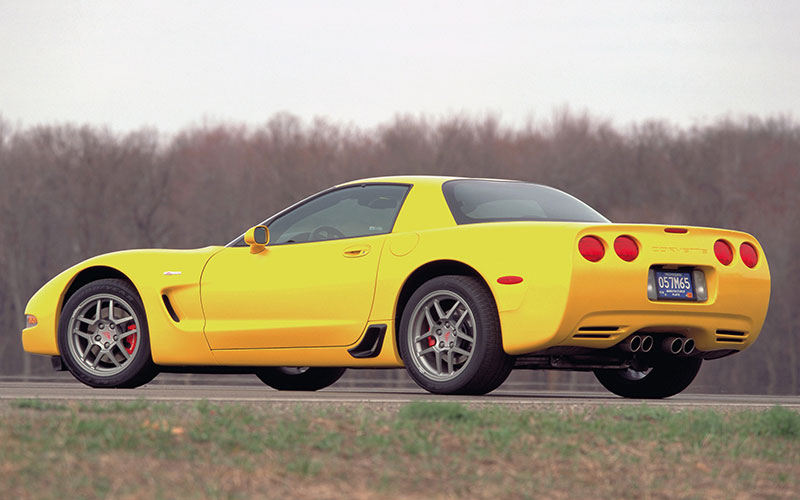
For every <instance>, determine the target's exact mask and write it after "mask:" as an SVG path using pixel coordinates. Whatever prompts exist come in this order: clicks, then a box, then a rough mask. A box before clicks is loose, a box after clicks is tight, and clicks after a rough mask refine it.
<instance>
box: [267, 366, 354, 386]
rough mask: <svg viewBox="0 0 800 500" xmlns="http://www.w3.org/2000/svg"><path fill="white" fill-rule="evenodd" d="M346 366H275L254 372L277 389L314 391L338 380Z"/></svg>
mask: <svg viewBox="0 0 800 500" xmlns="http://www.w3.org/2000/svg"><path fill="white" fill-rule="evenodd" d="M346 370H347V369H346V368H328V367H307V366H298V367H293V366H275V367H269V368H263V369H261V370H259V371H257V372H256V376H257V377H258V378H259V379H261V381H262V382H264V383H265V384H267V385H268V386H270V387H272V388H273V389H277V390H279V391H316V390H319V389H324V388H325V387H328V386H329V385H332V384H333V383H334V382H336V381H337V380H339V379H340V378H341V377H342V375H344V372H345V371H346Z"/></svg>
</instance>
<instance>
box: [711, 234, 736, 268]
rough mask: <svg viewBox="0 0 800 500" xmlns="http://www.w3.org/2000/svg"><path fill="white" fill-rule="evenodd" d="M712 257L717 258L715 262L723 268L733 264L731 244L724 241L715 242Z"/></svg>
mask: <svg viewBox="0 0 800 500" xmlns="http://www.w3.org/2000/svg"><path fill="white" fill-rule="evenodd" d="M714 255H716V256H717V260H718V261H720V262H721V263H722V265H724V266H727V265H728V264H730V263H731V262H733V248H732V247H731V244H730V243H728V242H727V241H725V240H717V242H716V243H714Z"/></svg>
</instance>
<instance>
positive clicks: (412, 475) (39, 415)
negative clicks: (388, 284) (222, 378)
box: [0, 400, 800, 499]
mask: <svg viewBox="0 0 800 500" xmlns="http://www.w3.org/2000/svg"><path fill="white" fill-rule="evenodd" d="M0 415H2V422H3V423H2V427H0V491H3V492H4V496H6V495H8V498H63V497H64V496H68V497H81V498H107V497H113V498H131V499H139V498H142V499H144V498H147V499H150V498H165V499H166V498H170V499H171V498H285V497H287V496H293V497H298V496H299V497H302V498H331V499H338V498H386V497H391V498H421V497H426V498H443V499H448V498H487V499H488V498H491V499H496V498H500V497H502V498H541V497H543V496H547V497H551V498H596V497H598V496H602V497H611V496H616V497H622V498H798V497H800V479H798V478H800V414H798V413H797V412H794V411H791V410H788V409H785V408H780V407H776V408H772V409H770V410H766V411H728V412H720V411H711V410H680V411H671V410H668V409H664V408H654V407H650V406H646V405H642V406H641V407H634V408H631V407H622V408H606V407H603V408H574V407H565V408H560V409H547V410H529V409H509V408H507V407H497V406H492V407H485V408H468V407H465V406H462V405H460V404H455V403H412V404H408V405H392V404H386V405H380V406H373V405H361V404H348V405H339V406H327V405H326V406H321V405H317V404H293V405H289V404H273V403H269V404H210V403H207V402H200V403H197V404H190V403H148V402H144V401H137V402H132V403H96V404H90V405H81V404H75V403H68V404H62V403H53V402H46V401H37V400H25V401H15V402H12V403H10V404H9V403H4V404H2V405H0Z"/></svg>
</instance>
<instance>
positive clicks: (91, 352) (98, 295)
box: [58, 279, 158, 387]
mask: <svg viewBox="0 0 800 500" xmlns="http://www.w3.org/2000/svg"><path fill="white" fill-rule="evenodd" d="M58 349H59V352H60V353H61V359H62V360H63V362H64V364H65V365H66V367H67V369H68V370H69V371H70V373H72V375H73V376H74V377H75V378H76V379H78V380H79V381H81V382H83V383H84V384H86V385H89V386H92V387H137V386H140V385H142V384H145V383H147V382H149V381H150V380H152V379H153V377H155V376H156V374H157V373H158V372H157V371H156V367H155V365H154V364H153V360H152V357H151V355H150V336H149V335H148V329H147V318H146V317H145V311H144V307H143V306H142V302H141V300H140V299H139V295H138V294H137V293H136V289H134V288H133V286H132V285H130V284H129V283H128V282H126V281H123V280H118V279H103V280H99V281H95V282H92V283H89V284H88V285H85V286H83V287H82V288H80V289H79V290H78V291H77V292H75V294H74V295H72V297H70V298H69V300H68V301H67V303H66V304H65V305H64V309H63V311H62V314H61V318H60V320H59V323H58Z"/></svg>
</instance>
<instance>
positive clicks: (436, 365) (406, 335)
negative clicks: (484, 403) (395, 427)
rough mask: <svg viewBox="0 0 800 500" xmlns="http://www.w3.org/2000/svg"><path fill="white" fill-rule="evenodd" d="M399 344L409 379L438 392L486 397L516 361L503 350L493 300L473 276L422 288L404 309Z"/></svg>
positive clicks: (436, 280) (449, 278)
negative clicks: (482, 395) (484, 395)
mask: <svg viewBox="0 0 800 500" xmlns="http://www.w3.org/2000/svg"><path fill="white" fill-rule="evenodd" d="M398 345H399V348H400V354H401V355H402V357H403V362H404V363H405V365H406V370H407V371H408V374H409V375H410V376H411V378H412V379H414V381H415V382H416V383H417V384H418V385H419V386H420V387H422V388H423V389H425V390H427V391H429V392H433V393H436V394H486V393H487V392H491V391H493V390H494V389H496V388H497V387H499V386H500V384H502V383H503V382H504V381H505V379H506V378H507V377H508V374H509V373H510V372H511V368H512V367H513V363H514V360H513V358H512V357H511V356H509V355H508V354H506V353H505V351H503V344H502V338H501V333H500V319H499V318H498V316H497V308H496V306H495V303H494V298H493V297H492V294H491V293H490V291H489V290H488V289H487V288H486V285H485V284H484V283H483V282H482V281H480V280H479V279H477V278H473V277H471V276H440V277H438V278H433V279H431V280H430V281H427V282H426V283H424V284H423V285H422V286H420V287H419V288H418V289H417V290H416V291H415V292H414V294H413V295H412V296H411V298H410V299H409V301H408V304H406V307H405V310H404V311H403V316H402V321H401V322H400V333H399V339H398Z"/></svg>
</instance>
